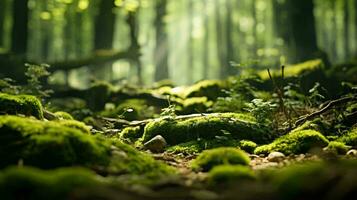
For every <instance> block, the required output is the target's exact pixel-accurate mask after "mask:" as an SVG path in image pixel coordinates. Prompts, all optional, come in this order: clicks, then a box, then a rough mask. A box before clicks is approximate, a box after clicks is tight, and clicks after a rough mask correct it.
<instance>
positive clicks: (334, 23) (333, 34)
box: [330, 1, 338, 60]
mask: <svg viewBox="0 0 357 200" xmlns="http://www.w3.org/2000/svg"><path fill="white" fill-rule="evenodd" d="M330 6H331V10H332V11H333V13H334V14H333V17H332V31H331V46H330V48H331V53H332V59H333V60H337V59H338V54H337V33H336V31H337V17H336V2H335V1H331V2H330Z"/></svg>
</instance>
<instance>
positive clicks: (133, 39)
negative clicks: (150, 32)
mask: <svg viewBox="0 0 357 200" xmlns="http://www.w3.org/2000/svg"><path fill="white" fill-rule="evenodd" d="M137 12H138V11H135V12H129V14H128V18H127V23H128V25H129V29H130V49H129V51H133V52H138V51H139V50H140V44H139V35H138V34H139V30H138V23H137ZM130 61H131V64H132V65H134V66H136V70H137V74H136V75H137V78H138V84H139V85H140V84H142V69H141V62H140V59H139V56H138V55H137V56H133V57H132V59H131V60H130Z"/></svg>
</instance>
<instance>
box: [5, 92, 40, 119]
mask: <svg viewBox="0 0 357 200" xmlns="http://www.w3.org/2000/svg"><path fill="white" fill-rule="evenodd" d="M0 114H10V115H11V114H15V115H16V114H23V115H26V116H34V117H36V118H37V119H43V111H42V105H41V102H40V101H39V100H38V99H37V98H36V97H34V96H30V95H10V94H4V93H0Z"/></svg>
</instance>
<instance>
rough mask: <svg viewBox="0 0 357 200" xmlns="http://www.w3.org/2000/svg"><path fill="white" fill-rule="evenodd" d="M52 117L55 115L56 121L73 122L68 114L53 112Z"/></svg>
mask: <svg viewBox="0 0 357 200" xmlns="http://www.w3.org/2000/svg"><path fill="white" fill-rule="evenodd" d="M54 115H55V116H56V117H57V118H58V119H65V120H74V118H73V117H72V115H71V114H69V113H68V112H64V111H58V112H55V113H54Z"/></svg>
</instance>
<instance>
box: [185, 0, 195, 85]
mask: <svg viewBox="0 0 357 200" xmlns="http://www.w3.org/2000/svg"><path fill="white" fill-rule="evenodd" d="M193 4H194V0H188V20H189V22H188V31H187V32H188V45H187V48H188V51H187V56H188V58H187V62H188V63H187V71H186V72H187V81H188V83H190V84H191V83H193V73H194V69H195V64H194V49H193V48H194V44H193V43H194V41H193V17H194V16H193V12H194V11H193Z"/></svg>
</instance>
